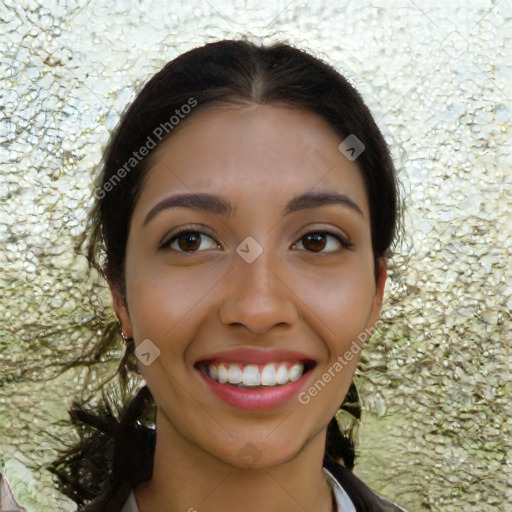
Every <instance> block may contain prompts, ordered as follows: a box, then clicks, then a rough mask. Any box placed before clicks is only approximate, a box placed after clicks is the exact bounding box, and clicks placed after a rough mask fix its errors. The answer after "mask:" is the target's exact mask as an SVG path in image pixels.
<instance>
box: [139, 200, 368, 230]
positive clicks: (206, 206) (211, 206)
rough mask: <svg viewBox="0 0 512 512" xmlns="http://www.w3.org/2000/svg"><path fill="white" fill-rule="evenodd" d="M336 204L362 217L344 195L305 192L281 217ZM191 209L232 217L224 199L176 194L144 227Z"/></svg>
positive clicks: (152, 212)
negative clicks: (172, 211) (171, 211)
mask: <svg viewBox="0 0 512 512" xmlns="http://www.w3.org/2000/svg"><path fill="white" fill-rule="evenodd" d="M332 204H338V205H341V206H345V207H348V208H350V209H352V210H354V211H356V212H357V213H359V214H360V215H362V216H364V215H363V212H362V210H361V208H360V207H359V206H358V205H357V203H356V202H355V201H354V200H352V199H350V197H348V196H346V195H345V194H339V193H337V192H306V193H304V194H301V195H299V196H296V197H294V198H293V199H291V200H290V201H289V202H288V203H287V204H286V206H285V208H284V212H283V215H289V214H290V213H293V212H297V211H299V210H306V209H310V208H319V207H321V206H328V205H332ZM179 207H182V208H191V209H192V210H197V211H204V212H210V213H214V214H217V215H222V216H225V217H233V216H234V208H233V206H232V205H231V203H230V202H229V201H227V200H226V199H224V198H222V197H219V196H215V195H212V194H178V195H174V196H169V197H166V198H165V199H163V200H162V201H160V202H159V203H157V204H156V205H155V206H153V208H151V210H150V211H149V213H148V214H147V215H146V218H145V219H144V223H143V225H144V226H145V225H146V224H147V223H148V222H149V221H150V220H151V219H152V218H153V217H154V216H155V215H156V214H157V213H159V212H161V211H163V210H168V209H171V208H179Z"/></svg>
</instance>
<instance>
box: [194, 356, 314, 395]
mask: <svg viewBox="0 0 512 512" xmlns="http://www.w3.org/2000/svg"><path fill="white" fill-rule="evenodd" d="M315 366H316V363H315V362H314V361H313V360H302V361H275V362H268V363H265V364H254V363H244V362H232V361H229V362H228V361H225V362H219V361H200V362H199V363H197V364H196V368H197V369H198V370H199V371H200V372H201V373H203V375H205V376H206V377H208V378H209V379H211V380H213V381H214V382H217V383H218V384H228V385H231V386H235V387H237V388H249V389H267V388H276V387H280V386H286V385H287V384H290V383H292V382H295V381H297V380H299V379H300V378H301V377H303V376H304V375H305V374H306V373H308V372H309V371H311V370H312V369H313V368H314V367H315Z"/></svg>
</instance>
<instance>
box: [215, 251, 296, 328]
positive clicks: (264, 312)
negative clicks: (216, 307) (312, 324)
mask: <svg viewBox="0 0 512 512" xmlns="http://www.w3.org/2000/svg"><path fill="white" fill-rule="evenodd" d="M274 268H275V266H274ZM282 278H283V276H280V275H279V272H278V271H277V270H275V269H274V270H271V268H270V267H269V260H268V258H267V256H266V253H265V251H263V253H262V254H261V255H260V256H259V257H258V258H257V259H256V260H254V261H253V262H252V263H247V262H246V261H244V260H243V259H242V258H240V257H238V256H237V257H236V260H235V263H234V268H233V270H232V271H231V272H230V274H229V275H228V276H227V281H226V282H227V283H228V284H227V286H226V290H225V293H224V298H223V301H222V304H221V307H220V311H219V316H220V319H221V321H222V322H223V323H224V324H225V325H236V326H244V327H246V328H247V329H249V330H250V331H251V332H253V333H256V334H264V333H266V332H267V331H269V330H270V329H272V328H273V327H275V326H278V325H281V326H291V325H293V323H294V322H295V320H296V319H297V317H298V312H297V308H296V305H295V303H294V300H293V298H294V297H295V295H294V294H293V291H292V290H290V288H289V287H288V286H287V285H286V283H285V282H284V281H283V279H282Z"/></svg>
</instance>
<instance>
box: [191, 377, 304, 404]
mask: <svg viewBox="0 0 512 512" xmlns="http://www.w3.org/2000/svg"><path fill="white" fill-rule="evenodd" d="M197 371H198V372H199V373H200V374H201V376H202V377H203V379H204V380H205V381H206V384H208V386H209V387H210V389H211V390H212V392H213V393H214V394H215V395H217V396H218V397H219V398H220V399H222V400H224V402H226V403H227V404H229V405H232V406H233V407H238V408H240V409H250V410H257V409H271V408H274V407H279V406H280V405H283V404H284V403H286V402H287V401H288V400H290V399H291V398H292V397H294V396H296V395H298V393H299V391H300V388H301V387H302V385H303V384H304V382H305V380H306V379H307V378H308V376H309V374H310V372H309V371H308V372H306V373H305V374H304V375H302V377H300V379H297V380H296V381H294V382H289V383H288V384H283V385H281V386H275V387H270V386H269V387H268V388H239V387H238V386H233V385H232V384H221V383H220V382H217V381H215V380H213V379H210V377H208V376H207V375H205V374H204V373H203V372H202V371H201V370H197Z"/></svg>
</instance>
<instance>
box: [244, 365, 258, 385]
mask: <svg viewBox="0 0 512 512" xmlns="http://www.w3.org/2000/svg"><path fill="white" fill-rule="evenodd" d="M242 382H243V383H244V384H245V385H246V386H259V385H260V384H261V375H260V371H259V370H258V367H257V366H256V365H255V364H250V365H248V366H246V367H245V368H244V371H243V375H242Z"/></svg>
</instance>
